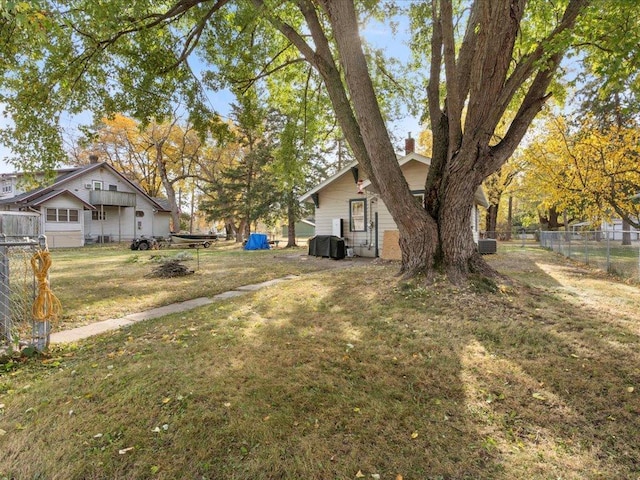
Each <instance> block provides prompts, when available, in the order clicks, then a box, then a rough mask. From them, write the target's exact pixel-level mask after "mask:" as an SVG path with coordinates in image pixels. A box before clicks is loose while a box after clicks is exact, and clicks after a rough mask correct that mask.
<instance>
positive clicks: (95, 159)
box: [89, 155, 98, 164]
mask: <svg viewBox="0 0 640 480" xmlns="http://www.w3.org/2000/svg"><path fill="white" fill-rule="evenodd" d="M89 163H91V164H95V163H98V156H97V155H89Z"/></svg>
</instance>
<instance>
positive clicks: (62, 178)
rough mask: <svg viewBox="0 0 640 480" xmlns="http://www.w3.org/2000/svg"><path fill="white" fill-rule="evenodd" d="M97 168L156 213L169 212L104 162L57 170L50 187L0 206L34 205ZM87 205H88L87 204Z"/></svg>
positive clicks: (24, 194)
mask: <svg viewBox="0 0 640 480" xmlns="http://www.w3.org/2000/svg"><path fill="white" fill-rule="evenodd" d="M98 168H107V169H108V170H110V171H111V172H112V173H114V174H115V175H116V176H118V177H120V178H121V179H122V180H123V181H125V182H126V183H128V184H129V185H130V186H131V188H133V189H134V190H135V191H136V192H138V193H139V194H140V195H142V196H143V197H145V198H147V199H148V200H149V201H150V202H151V203H152V204H153V205H154V207H155V208H157V209H158V211H162V212H167V211H170V210H168V209H167V208H165V206H164V205H162V204H160V203H159V202H158V200H157V199H154V198H152V197H150V196H149V195H147V193H146V192H145V191H144V190H143V189H142V188H140V187H139V186H138V185H136V184H135V183H133V182H132V181H131V180H129V179H128V178H127V177H125V176H124V175H122V173H120V172H118V171H117V170H116V169H115V168H113V166H111V165H109V164H108V163H106V162H100V163H90V164H89V165H84V166H82V167H76V168H74V169H67V168H65V169H63V170H59V172H60V173H61V174H60V175H58V177H57V178H56V179H55V180H54V182H53V183H52V184H51V185H49V186H47V187H41V188H36V189H34V190H31V191H29V192H25V193H22V194H20V195H16V196H15V197H11V198H6V199H2V200H0V205H6V204H24V205H32V204H33V205H35V202H36V200H39V199H40V198H41V197H43V196H45V195H49V194H51V193H52V192H54V191H60V190H65V189H64V185H65V184H66V183H68V182H69V181H71V180H74V179H76V178H78V177H81V176H82V175H84V174H86V173H89V172H91V171H93V170H96V169H98ZM66 191H68V190H66ZM69 193H70V194H71V195H73V194H72V193H71V192H69ZM54 196H55V195H54ZM49 198H52V197H49ZM40 203H41V202H40ZM83 203H85V204H86V202H83ZM87 205H89V204H87ZM89 206H90V210H94V209H95V207H93V205H89Z"/></svg>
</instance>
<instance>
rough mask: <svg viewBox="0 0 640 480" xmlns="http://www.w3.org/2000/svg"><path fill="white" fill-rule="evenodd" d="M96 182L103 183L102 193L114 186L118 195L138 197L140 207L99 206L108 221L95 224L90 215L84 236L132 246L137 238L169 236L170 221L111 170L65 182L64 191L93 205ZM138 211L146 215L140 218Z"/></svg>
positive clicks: (98, 208) (99, 168) (89, 213)
mask: <svg viewBox="0 0 640 480" xmlns="http://www.w3.org/2000/svg"><path fill="white" fill-rule="evenodd" d="M94 182H102V190H105V191H108V190H109V186H110V185H114V186H115V188H116V191H118V192H124V193H133V194H136V206H135V207H120V208H118V207H114V206H100V205H97V206H96V208H97V212H101V211H103V212H104V217H105V220H92V213H91V211H86V212H85V215H84V219H85V232H84V236H87V237H91V238H92V240H94V241H97V240H99V239H100V238H102V239H103V240H104V241H105V242H107V241H108V242H130V241H131V240H132V239H133V238H136V237H141V236H143V235H144V236H146V237H152V236H166V235H168V233H169V217H168V216H167V215H158V214H157V212H156V211H155V208H154V205H153V204H152V203H151V202H150V201H149V200H148V199H147V198H145V197H143V196H142V195H140V193H139V192H138V191H137V190H136V189H135V188H133V187H132V186H131V185H130V184H129V182H127V181H125V180H123V179H122V178H120V177H119V176H117V175H116V174H114V173H113V172H112V171H111V170H110V169H108V168H107V167H98V168H95V169H93V170H91V171H89V172H86V173H85V174H83V175H79V176H78V178H74V179H73V180H70V181H68V182H65V183H64V185H63V187H64V188H66V189H67V190H70V191H71V192H73V193H74V194H75V195H77V196H78V197H79V198H81V199H83V200H84V201H85V202H87V203H90V195H91V191H92V190H94ZM136 211H141V212H143V214H144V215H143V216H142V217H136V213H135V212H136ZM98 215H99V214H98ZM154 217H155V218H154ZM138 222H140V223H138Z"/></svg>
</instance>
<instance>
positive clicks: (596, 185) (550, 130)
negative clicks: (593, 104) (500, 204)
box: [522, 117, 640, 228]
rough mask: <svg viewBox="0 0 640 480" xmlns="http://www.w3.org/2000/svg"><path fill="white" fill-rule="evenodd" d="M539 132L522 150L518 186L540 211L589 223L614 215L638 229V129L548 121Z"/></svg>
mask: <svg viewBox="0 0 640 480" xmlns="http://www.w3.org/2000/svg"><path fill="white" fill-rule="evenodd" d="M544 131H545V134H544V135H542V136H540V137H538V138H537V139H536V141H535V142H533V143H532V144H531V145H530V146H529V147H528V148H527V149H526V150H525V151H524V160H525V162H526V174H525V176H524V179H523V183H522V187H523V190H524V192H525V193H526V192H528V194H529V196H534V195H537V196H538V198H539V201H540V207H541V208H542V209H545V210H547V211H552V212H553V211H555V213H556V215H560V214H564V216H565V218H567V217H571V218H576V219H581V220H584V221H590V222H592V223H593V224H594V225H598V224H599V223H600V222H601V221H603V220H610V219H611V218H613V217H619V218H621V219H622V220H623V221H624V222H626V223H628V224H629V225H631V226H633V227H635V228H640V205H639V204H638V202H637V200H636V199H634V197H635V196H636V195H637V194H638V193H639V192H640V128H638V125H637V124H635V123H634V122H628V123H627V124H626V125H625V126H617V125H609V126H605V127H602V126H601V125H599V124H598V122H596V121H594V119H593V118H591V117H585V118H583V119H582V120H580V121H579V122H577V123H576V124H571V123H570V122H568V121H567V119H565V118H563V117H556V118H551V119H550V120H549V121H548V122H547V123H546V125H545V129H544Z"/></svg>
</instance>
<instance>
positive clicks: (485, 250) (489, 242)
mask: <svg viewBox="0 0 640 480" xmlns="http://www.w3.org/2000/svg"><path fill="white" fill-rule="evenodd" d="M497 251H498V242H497V241H496V240H494V239H492V238H485V239H481V240H478V253H480V254H481V255H489V254H491V253H496V252H497Z"/></svg>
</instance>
